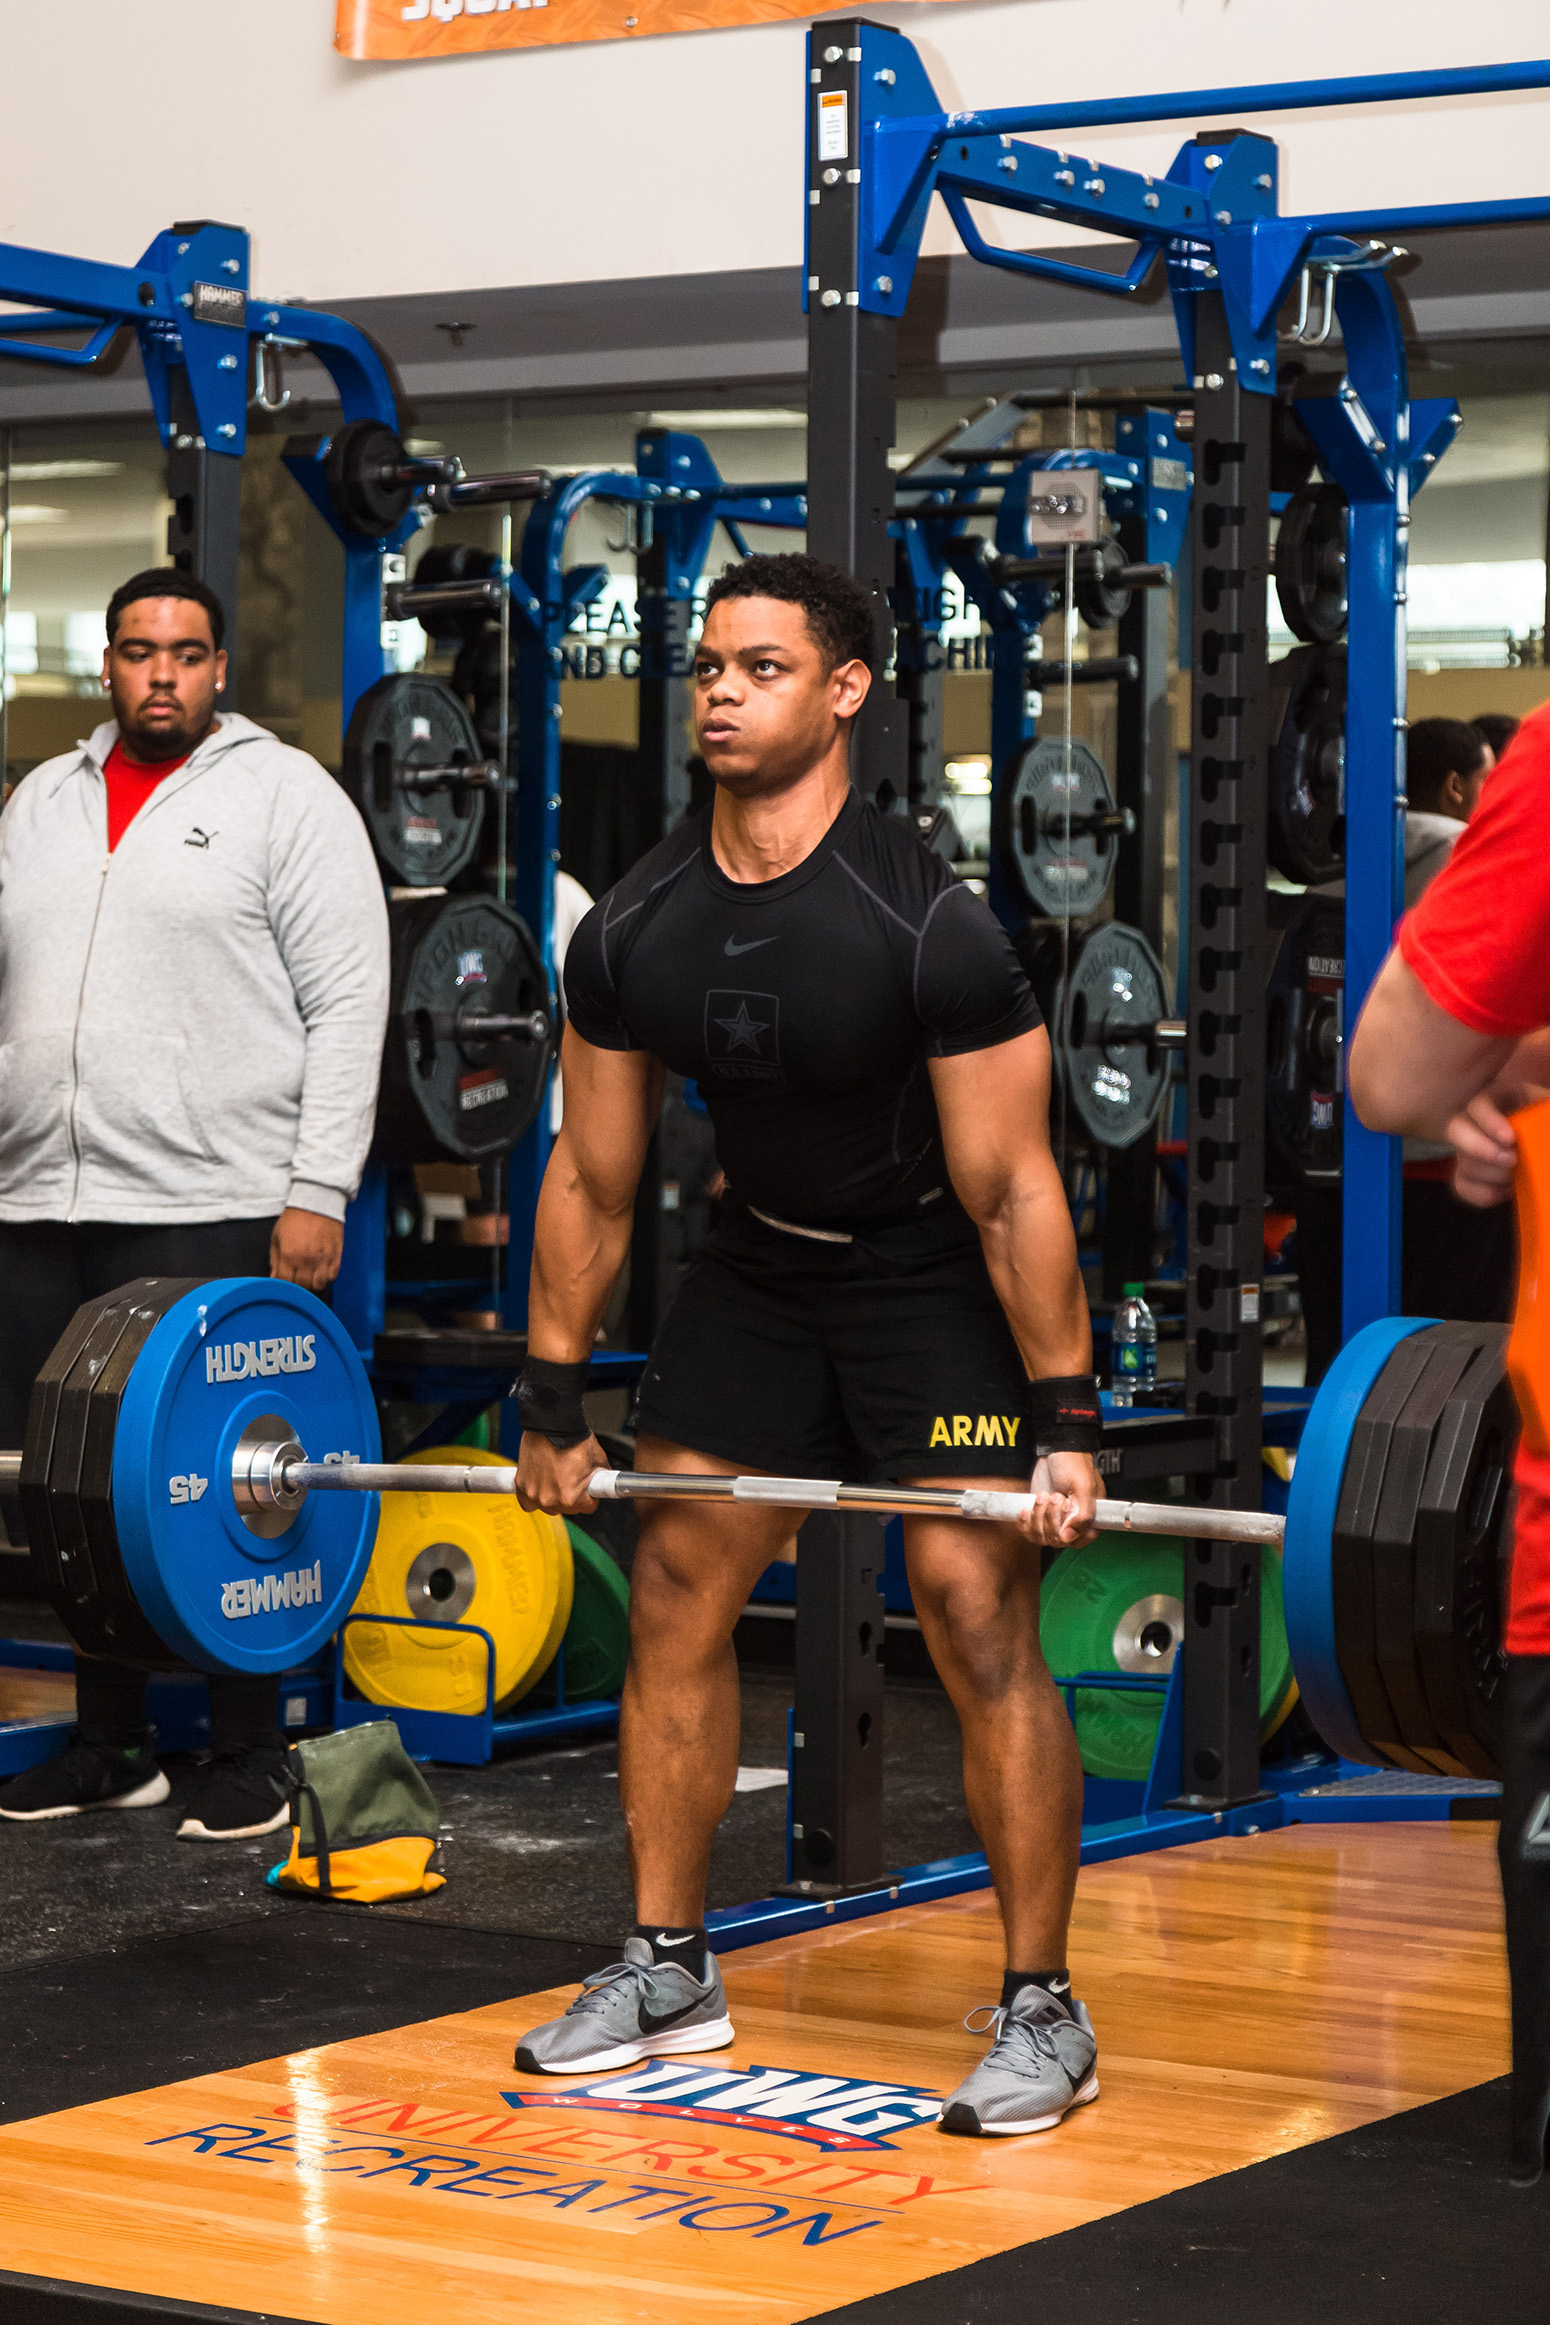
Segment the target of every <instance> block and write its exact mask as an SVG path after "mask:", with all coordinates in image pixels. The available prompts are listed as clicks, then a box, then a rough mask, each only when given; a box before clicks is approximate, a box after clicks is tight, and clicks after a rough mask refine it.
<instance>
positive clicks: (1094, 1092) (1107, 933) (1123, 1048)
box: [1051, 920, 1170, 1147]
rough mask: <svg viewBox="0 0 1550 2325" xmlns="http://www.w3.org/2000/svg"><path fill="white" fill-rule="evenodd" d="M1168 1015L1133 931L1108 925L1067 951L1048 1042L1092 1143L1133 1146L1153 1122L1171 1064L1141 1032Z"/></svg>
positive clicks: (1152, 957) (1151, 959) (1153, 969)
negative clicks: (1067, 967)
mask: <svg viewBox="0 0 1550 2325" xmlns="http://www.w3.org/2000/svg"><path fill="white" fill-rule="evenodd" d="M1169 1014H1170V1012H1169V1009H1168V1005H1167V988H1166V986H1165V984H1164V981H1163V972H1162V963H1161V962H1160V961H1159V960H1158V958H1157V955H1156V954H1155V953H1154V952H1153V950H1152V948H1151V946H1150V945H1149V944H1148V943H1147V941H1146V939H1145V937H1144V936H1143V935H1142V934H1141V931H1140V930H1139V929H1138V928H1129V927H1127V926H1126V924H1125V923H1124V921H1122V920H1111V921H1108V922H1107V923H1105V925H1104V926H1103V927H1101V928H1095V929H1092V930H1090V931H1089V932H1088V934H1087V935H1086V936H1084V937H1083V938H1082V940H1081V943H1080V945H1079V946H1077V947H1074V948H1073V952H1072V960H1071V968H1070V974H1069V976H1068V977H1067V978H1066V979H1065V980H1064V981H1063V982H1062V984H1061V985H1060V987H1059V990H1058V991H1057V993H1056V996H1055V1007H1054V1015H1053V1017H1052V1019H1051V1038H1052V1040H1053V1043H1054V1051H1055V1060H1056V1069H1057V1071H1058V1072H1059V1073H1060V1074H1061V1076H1062V1078H1063V1082H1064V1086H1065V1091H1066V1096H1067V1099H1068V1101H1069V1104H1070V1107H1071V1110H1072V1112H1073V1113H1074V1114H1075V1115H1076V1117H1077V1119H1078V1121H1079V1122H1080V1123H1081V1124H1082V1127H1083V1128H1084V1129H1085V1130H1086V1132H1087V1134H1088V1136H1089V1137H1090V1138H1092V1139H1094V1140H1095V1141H1096V1142H1097V1144H1098V1145H1100V1146H1108V1147H1125V1146H1134V1144H1135V1142H1136V1140H1137V1139H1138V1138H1140V1137H1142V1136H1143V1135H1144V1134H1145V1132H1146V1131H1147V1130H1148V1129H1149V1128H1150V1127H1151V1125H1152V1123H1154V1122H1155V1121H1156V1119H1157V1110H1158V1108H1159V1106H1160V1105H1161V1104H1162V1101H1163V1093H1164V1091H1165V1090H1166V1089H1167V1087H1168V1079H1169V1070H1170V1061H1169V1058H1168V1056H1167V1055H1166V1054H1165V1053H1163V1052H1161V1051H1160V1050H1159V1049H1158V1048H1157V1046H1156V1044H1155V1043H1154V1042H1152V1041H1149V1040H1148V1039H1147V1038H1146V1031H1147V1030H1149V1029H1150V1028H1151V1027H1153V1026H1155V1025H1156V1024H1157V1022H1158V1020H1159V1019H1160V1018H1164V1017H1166V1016H1168V1015H1169ZM1138 1036H1139V1038H1138Z"/></svg>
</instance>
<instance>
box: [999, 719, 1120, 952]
mask: <svg viewBox="0 0 1550 2325" xmlns="http://www.w3.org/2000/svg"><path fill="white" fill-rule="evenodd" d="M996 820H997V823H998V825H999V831H1000V840H1001V848H1002V852H1003V854H1004V856H1005V857H1006V860H1007V862H1008V864H1009V866H1010V868H1011V871H1012V874H1013V876H1014V878H1015V879H1016V881H1017V884H1018V886H1019V887H1020V888H1021V890H1022V892H1023V894H1024V896H1026V898H1027V899H1028V903H1029V905H1030V906H1031V908H1032V909H1033V911H1035V912H1037V913H1041V914H1043V915H1044V916H1045V917H1046V918H1048V919H1050V920H1087V919H1090V918H1091V916H1092V914H1093V913H1095V912H1096V911H1097V909H1098V907H1099V905H1100V904H1101V903H1102V902H1103V900H1104V898H1105V896H1107V894H1108V892H1109V889H1110V888H1111V886H1112V885H1113V881H1114V868H1115V865H1116V863H1117V861H1118V849H1117V846H1116V837H1117V834H1118V833H1119V832H1121V831H1123V829H1124V828H1125V819H1124V817H1123V816H1122V815H1121V813H1120V811H1119V810H1118V809H1117V808H1116V807H1115V804H1114V794H1113V792H1112V791H1111V790H1110V788H1109V778H1108V776H1107V774H1106V773H1105V771H1104V766H1103V762H1102V760H1101V759H1100V758H1099V757H1098V755H1097V753H1096V752H1095V751H1092V750H1090V749H1089V748H1088V746H1087V744H1086V743H1082V742H1077V741H1075V740H1074V739H1073V740H1069V741H1068V740H1067V738H1066V737H1064V736H1061V735H1043V736H1041V737H1040V738H1039V740H1038V741H1037V742H1033V743H1029V744H1027V745H1026V746H1025V747H1024V749H1023V750H1022V751H1021V752H1020V754H1019V755H1018V757H1017V759H1016V760H1015V761H1014V763H1013V766H1012V770H1011V774H1010V776H1009V777H1008V778H1007V780H1006V781H1004V782H1002V783H1000V784H998V785H997V787H996Z"/></svg>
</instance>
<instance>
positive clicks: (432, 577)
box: [414, 541, 501, 692]
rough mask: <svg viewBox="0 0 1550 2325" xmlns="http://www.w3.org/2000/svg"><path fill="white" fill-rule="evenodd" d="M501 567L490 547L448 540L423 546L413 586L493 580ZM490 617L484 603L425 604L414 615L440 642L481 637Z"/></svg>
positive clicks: (465, 640)
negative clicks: (440, 606) (451, 607)
mask: <svg viewBox="0 0 1550 2325" xmlns="http://www.w3.org/2000/svg"><path fill="white" fill-rule="evenodd" d="M500 570H501V561H500V559H499V558H498V557H497V556H496V554H495V551H494V550H493V549H475V548H473V547H472V546H471V545H470V544H469V543H468V542H467V541H451V542H448V543H447V544H446V545H445V546H444V547H441V548H433V549H427V550H426V552H425V554H424V556H423V557H422V558H421V559H420V562H419V564H418V565H417V566H416V567H415V569H414V586H415V588H416V589H430V588H434V587H435V586H436V585H437V584H438V583H440V582H444V581H493V580H494V579H495V578H496V577H497V576H498V575H499V573H500ZM492 618H493V617H492V616H491V614H490V612H489V610H488V608H487V607H484V606H463V607H460V608H458V609H456V610H449V609H446V608H443V609H441V610H439V611H438V610H437V608H436V607H434V606H427V607H426V608H425V609H424V610H423V612H421V613H419V614H417V615H416V616H415V619H416V620H417V621H418V623H419V625H420V627H421V629H422V630H423V631H424V632H425V634H426V636H427V637H428V638H436V639H438V640H439V641H440V642H441V643H442V644H443V645H455V644H462V643H466V642H467V641H468V640H469V639H471V638H478V637H482V636H483V634H484V632H485V630H486V629H487V628H488V627H489V626H490V623H491V620H492ZM497 627H498V625H497ZM454 678H455V674H454ZM459 691H460V692H461V691H463V690H462V689H459Z"/></svg>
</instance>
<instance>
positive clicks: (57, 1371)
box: [17, 1300, 101, 1619]
mask: <svg viewBox="0 0 1550 2325" xmlns="http://www.w3.org/2000/svg"><path fill="white" fill-rule="evenodd" d="M100 1305H101V1302H100V1301H97V1300H89V1301H88V1302H87V1303H86V1305H85V1306H84V1307H80V1308H77V1309H76V1311H75V1314H74V1315H73V1316H72V1317H71V1319H70V1321H69V1323H68V1324H67V1325H66V1326H65V1328H64V1331H63V1332H62V1333H61V1334H60V1336H59V1338H58V1340H56V1341H55V1343H54V1345H53V1347H52V1348H51V1349H50V1350H49V1353H48V1356H47V1358H46V1360H45V1362H44V1365H43V1368H42V1370H41V1371H40V1372H39V1374H38V1376H37V1378H36V1380H35V1381H34V1382H33V1384H32V1396H31V1398H30V1400H29V1402H28V1405H27V1430H26V1435H25V1437H24V1439H23V1443H22V1469H21V1478H20V1481H19V1484H18V1487H17V1494H18V1498H19V1499H20V1501H21V1506H22V1516H23V1518H24V1519H25V1521H26V1526H27V1545H28V1549H29V1552H30V1554H31V1558H32V1564H33V1569H34V1572H35V1573H36V1574H37V1577H38V1579H39V1581H40V1582H41V1583H42V1585H43V1589H44V1593H45V1595H46V1596H47V1597H48V1598H49V1599H50V1600H51V1601H52V1602H53V1604H54V1605H55V1606H56V1607H57V1608H58V1609H59V1611H60V1613H61V1615H64V1614H65V1609H66V1605H67V1602H73V1601H74V1600H75V1599H77V1598H82V1599H85V1598H88V1597H89V1596H90V1595H91V1593H92V1591H93V1590H94V1589H95V1587H96V1577H95V1575H94V1574H93V1572H92V1570H91V1562H90V1559H89V1556H88V1554H87V1552H86V1550H85V1547H84V1545H82V1546H80V1547H79V1548H78V1547H77V1544H76V1541H75V1534H76V1531H77V1529H75V1528H73V1527H72V1528H71V1529H70V1531H69V1537H68V1540H67V1543H66V1545H65V1547H64V1549H63V1550H61V1545H60V1540H59V1536H58V1533H57V1531H56V1529H55V1525H54V1505H53V1501H52V1499H51V1497H50V1493H49V1477H50V1474H51V1471H52V1467H53V1460H54V1448H55V1442H56V1440H57V1437H58V1433H59V1400H60V1395H61V1392H62V1390H63V1388H64V1384H65V1382H66V1380H67V1379H68V1378H69V1375H70V1369H71V1367H72V1365H73V1364H74V1363H75V1360H76V1358H77V1357H78V1356H79V1355H80V1353H81V1350H82V1349H83V1348H84V1347H85V1345H86V1342H87V1339H88V1338H89V1337H90V1334H91V1329H92V1326H93V1324H94V1323H95V1321H96V1316H97V1310H98V1308H99V1307H100ZM67 1619H68V1618H67Z"/></svg>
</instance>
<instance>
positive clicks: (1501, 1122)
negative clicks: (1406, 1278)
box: [1347, 951, 1550, 1209]
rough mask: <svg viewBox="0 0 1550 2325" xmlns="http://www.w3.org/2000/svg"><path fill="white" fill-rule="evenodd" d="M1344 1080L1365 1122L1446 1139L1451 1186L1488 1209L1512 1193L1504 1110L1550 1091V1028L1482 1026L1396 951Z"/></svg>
mask: <svg viewBox="0 0 1550 2325" xmlns="http://www.w3.org/2000/svg"><path fill="white" fill-rule="evenodd" d="M1347 1088H1348V1089H1349V1092H1350V1096H1351V1102H1352V1104H1353V1105H1354V1106H1355V1108H1356V1111H1357V1113H1358V1114H1359V1115H1360V1116H1361V1118H1362V1120H1363V1121H1364V1122H1365V1123H1366V1125H1367V1127H1368V1129H1369V1130H1386V1131H1392V1132H1396V1133H1400V1132H1408V1133H1410V1134H1411V1135H1413V1136H1415V1137H1418V1138H1434V1139H1446V1140H1447V1142H1448V1144H1449V1145H1450V1146H1452V1147H1453V1148H1454V1150H1455V1152H1456V1153H1457V1156H1458V1162H1457V1164H1456V1166H1455V1169H1454V1174H1453V1191H1454V1193H1455V1194H1456V1195H1457V1196H1458V1197H1459V1199H1460V1200H1461V1201H1462V1202H1465V1203H1473V1204H1475V1205H1476V1206H1477V1207H1479V1208H1481V1209H1489V1207H1490V1206H1491V1205H1492V1204H1494V1203H1505V1202H1506V1201H1507V1200H1508V1198H1509V1197H1510V1195H1511V1193H1512V1175H1513V1171H1514V1169H1515V1167H1516V1165H1517V1159H1518V1150H1517V1140H1516V1139H1515V1137H1514V1136H1513V1129H1512V1124H1511V1123H1510V1122H1509V1121H1508V1119H1507V1117H1508V1115H1509V1114H1510V1113H1515V1112H1516V1111H1517V1109H1518V1108H1519V1107H1521V1106H1531V1105H1533V1104H1534V1103H1535V1101H1536V1100H1538V1099H1541V1098H1550V1028H1547V1029H1544V1030H1541V1031H1540V1032H1537V1033H1531V1034H1527V1035H1525V1036H1524V1037H1523V1039H1522V1040H1521V1041H1516V1042H1515V1041H1511V1040H1508V1039H1505V1038H1503V1037H1502V1036H1500V1035H1495V1034H1484V1033H1476V1032H1475V1031H1474V1030H1473V1029H1472V1028H1471V1027H1470V1026H1467V1025H1460V1023H1459V1021H1458V1019H1457V1018H1456V1017H1450V1016H1449V1015H1448V1012H1447V1011H1446V1010H1445V1009H1439V1008H1438V1006H1437V1004H1436V1002H1435V1001H1434V1000H1433V999H1432V998H1431V995H1430V994H1429V993H1428V992H1427V990H1426V988H1425V986H1424V985H1423V984H1422V983H1421V980H1420V978H1419V977H1418V976H1417V975H1416V973H1415V971H1414V970H1413V969H1412V968H1411V967H1410V965H1409V963H1408V962H1407V961H1406V960H1405V959H1404V958H1403V956H1402V955H1401V954H1400V953H1398V952H1397V951H1396V952H1393V953H1390V955H1389V957H1388V959H1387V960H1386V961H1385V962H1384V964H1383V968H1382V970H1381V972H1380V973H1379V976H1378V978H1377V981H1376V983H1375V984H1374V986H1373V988H1372V991H1371V993H1370V994H1369V995H1368V998H1367V1005H1366V1007H1365V1008H1364V1009H1363V1011H1362V1014H1361V1018H1360V1020H1359V1022H1358V1024H1357V1028H1356V1036H1355V1039H1354V1040H1353V1042H1352V1044H1351V1054H1350V1060H1349V1063H1348V1066H1347Z"/></svg>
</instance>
